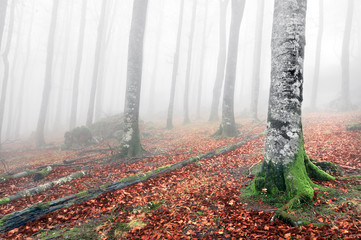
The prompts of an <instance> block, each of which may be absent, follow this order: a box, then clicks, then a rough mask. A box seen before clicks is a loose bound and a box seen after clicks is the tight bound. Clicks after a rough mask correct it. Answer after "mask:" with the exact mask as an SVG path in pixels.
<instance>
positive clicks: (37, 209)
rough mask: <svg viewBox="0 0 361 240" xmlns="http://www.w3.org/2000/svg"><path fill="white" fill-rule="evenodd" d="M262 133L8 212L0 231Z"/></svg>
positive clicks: (0, 221) (0, 220)
mask: <svg viewBox="0 0 361 240" xmlns="http://www.w3.org/2000/svg"><path fill="white" fill-rule="evenodd" d="M262 135H263V134H258V135H248V136H246V137H245V138H244V139H243V140H241V141H239V142H237V143H235V144H232V145H228V146H226V147H220V148H217V149H215V150H212V151H210V152H207V153H204V154H200V155H198V156H194V157H190V158H187V159H185V160H183V161H180V162H177V163H174V164H170V165H166V166H162V167H160V168H157V169H155V170H152V171H149V172H145V173H138V174H136V175H133V176H130V177H125V178H123V179H121V180H120V181H117V182H113V183H110V184H104V185H102V186H100V187H99V188H95V189H89V190H85V191H82V192H79V193H77V194H73V195H70V196H66V197H63V198H59V199H56V200H53V201H49V202H40V203H37V204H34V205H32V206H30V207H28V208H26V209H23V210H20V211H17V212H13V213H10V214H8V215H5V216H3V217H2V218H0V232H7V231H10V230H12V229H14V228H17V227H20V226H23V225H25V224H26V223H28V222H31V221H34V220H36V219H38V218H40V217H42V216H44V215H46V214H47V213H50V212H54V211H56V210H58V209H61V208H63V207H70V206H72V205H73V204H77V203H83V202H86V201H88V200H90V199H94V198H96V197H98V196H99V195H101V194H103V193H106V192H109V191H113V190H119V189H122V188H125V187H127V186H131V185H134V184H137V183H140V182H144V181H146V180H148V179H150V178H153V177H156V176H158V175H160V174H163V173H168V172H171V171H173V170H175V169H179V168H182V167H184V166H186V165H188V164H190V163H195V162H198V161H200V160H202V159H206V158H211V157H214V156H219V155H222V154H225V153H228V152H230V151H233V150H235V149H237V148H239V147H241V146H242V145H244V144H246V143H247V142H249V141H251V140H254V139H256V138H258V137H260V136H262Z"/></svg>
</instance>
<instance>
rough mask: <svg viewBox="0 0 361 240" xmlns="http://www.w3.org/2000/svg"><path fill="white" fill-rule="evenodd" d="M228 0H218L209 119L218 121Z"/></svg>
mask: <svg viewBox="0 0 361 240" xmlns="http://www.w3.org/2000/svg"><path fill="white" fill-rule="evenodd" d="M228 2H229V0H219V50H218V63H217V74H216V79H215V82H214V87H213V98H212V105H211V115H210V117H209V121H218V119H219V118H218V107H219V101H220V99H221V92H222V86H223V79H224V70H225V68H226V55H227V43H226V37H227V36H226V17H227V6H228Z"/></svg>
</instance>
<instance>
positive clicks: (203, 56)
mask: <svg viewBox="0 0 361 240" xmlns="http://www.w3.org/2000/svg"><path fill="white" fill-rule="evenodd" d="M205 8H206V10H205V14H204V22H203V32H202V51H201V62H200V67H201V72H200V74H199V79H198V94H197V118H198V119H200V118H201V101H202V82H203V74H204V68H205V64H204V58H205V55H206V30H207V20H208V8H209V1H207V2H206V6H205Z"/></svg>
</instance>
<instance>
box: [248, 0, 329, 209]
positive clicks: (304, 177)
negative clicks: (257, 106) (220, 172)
mask: <svg viewBox="0 0 361 240" xmlns="http://www.w3.org/2000/svg"><path fill="white" fill-rule="evenodd" d="M306 8H307V0H275V4H274V17H273V32H272V47H271V48H272V73H271V88H270V96H269V106H268V119H267V122H268V124H267V136H266V144H265V154H264V158H263V163H262V167H261V171H260V172H259V173H258V174H257V175H256V177H255V180H254V187H255V190H257V191H258V192H261V191H262V189H263V190H264V189H266V191H267V194H272V195H280V194H282V195H285V196H288V197H291V198H292V197H296V200H300V201H305V202H307V201H312V197H313V194H314V190H313V183H312V181H311V180H310V177H312V178H314V179H321V180H331V179H334V178H333V177H331V176H330V175H328V174H327V173H325V172H323V171H322V170H320V169H319V168H318V167H316V166H315V165H314V164H313V163H312V162H311V161H310V159H309V158H308V156H307V154H306V151H305V147H304V139H303V131H302V121H301V105H302V100H303V96H302V95H303V94H302V89H303V62H304V46H305V25H306V23H305V20H306Z"/></svg>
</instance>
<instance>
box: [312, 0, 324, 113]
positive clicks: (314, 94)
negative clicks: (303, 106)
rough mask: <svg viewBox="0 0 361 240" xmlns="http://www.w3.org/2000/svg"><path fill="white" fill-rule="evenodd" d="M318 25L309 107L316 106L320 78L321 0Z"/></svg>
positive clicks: (322, 17) (322, 15) (322, 18)
mask: <svg viewBox="0 0 361 240" xmlns="http://www.w3.org/2000/svg"><path fill="white" fill-rule="evenodd" d="M318 11H319V26H318V34H317V46H316V59H315V72H314V75H313V85H312V95H311V106H310V107H311V109H315V108H316V104H317V93H318V83H319V78H320V65H321V49H322V38H323V20H324V14H323V0H320V1H319V9H318Z"/></svg>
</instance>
